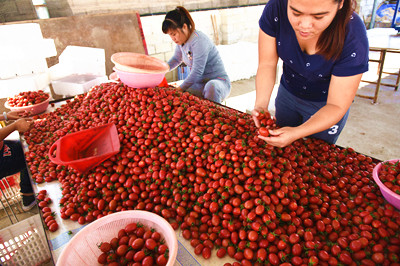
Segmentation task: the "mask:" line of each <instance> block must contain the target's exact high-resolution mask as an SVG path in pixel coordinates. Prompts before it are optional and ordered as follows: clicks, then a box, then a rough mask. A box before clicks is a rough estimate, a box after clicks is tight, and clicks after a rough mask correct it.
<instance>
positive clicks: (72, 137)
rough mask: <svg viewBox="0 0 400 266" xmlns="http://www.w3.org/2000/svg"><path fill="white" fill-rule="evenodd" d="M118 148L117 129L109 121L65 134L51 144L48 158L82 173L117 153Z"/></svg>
mask: <svg viewBox="0 0 400 266" xmlns="http://www.w3.org/2000/svg"><path fill="white" fill-rule="evenodd" d="M119 149H120V143H119V138H118V131H117V128H116V126H115V125H114V124H112V123H111V124H107V125H103V126H99V127H94V128H90V129H86V130H82V131H79V132H75V133H71V134H68V135H65V136H64V137H62V138H60V139H59V140H57V141H56V142H55V143H54V144H53V145H52V146H51V148H50V150H49V158H50V160H51V161H52V162H53V163H55V164H60V165H68V166H71V167H72V168H74V169H75V170H77V171H79V172H82V173H84V172H86V171H88V170H90V169H92V168H93V167H95V166H96V165H98V164H100V163H101V162H103V161H105V160H106V159H108V158H109V157H111V156H113V155H114V154H117V153H118V152H119Z"/></svg>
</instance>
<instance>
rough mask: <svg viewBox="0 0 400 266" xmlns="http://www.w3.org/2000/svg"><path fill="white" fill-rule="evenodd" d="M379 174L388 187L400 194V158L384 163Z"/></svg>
mask: <svg viewBox="0 0 400 266" xmlns="http://www.w3.org/2000/svg"><path fill="white" fill-rule="evenodd" d="M378 176H379V179H380V180H381V181H382V183H383V184H384V185H385V186H386V187H387V188H389V189H390V190H391V191H393V192H394V193H396V194H398V195H400V160H399V161H386V162H384V163H382V165H381V168H380V169H379V172H378Z"/></svg>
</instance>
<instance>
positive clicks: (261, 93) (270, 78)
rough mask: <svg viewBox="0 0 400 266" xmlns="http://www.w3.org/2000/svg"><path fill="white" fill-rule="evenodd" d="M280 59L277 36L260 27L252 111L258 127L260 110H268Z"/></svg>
mask: <svg viewBox="0 0 400 266" xmlns="http://www.w3.org/2000/svg"><path fill="white" fill-rule="evenodd" d="M278 59H279V58H278V53H277V50H276V40H275V38H274V37H271V36H269V35H268V34H266V33H265V32H263V31H262V30H261V29H259V36H258V68H257V74H256V101H255V104H254V110H253V112H252V115H253V120H254V122H255V124H256V126H257V127H259V126H260V123H259V121H258V119H256V117H257V116H258V112H259V111H268V105H269V101H270V98H271V94H272V90H273V89H274V85H275V81H276V68H277V64H278Z"/></svg>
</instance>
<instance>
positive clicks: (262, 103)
mask: <svg viewBox="0 0 400 266" xmlns="http://www.w3.org/2000/svg"><path fill="white" fill-rule="evenodd" d="M353 6H354V2H353V0H270V1H269V2H268V3H267V5H266V7H265V9H264V12H263V14H262V16H261V18H260V20H259V26H260V31H259V66H258V70H257V75H256V102H255V106H254V110H253V112H252V114H253V119H254V121H255V124H256V126H258V127H259V126H260V123H259V121H258V119H257V116H258V115H259V112H260V111H267V107H268V104H269V100H270V97H271V92H272V89H273V87H274V84H275V75H276V66H277V61H278V58H281V59H282V61H283V74H282V77H281V81H280V85H279V89H278V95H277V98H276V100H275V108H276V112H275V117H276V122H277V125H278V126H279V127H280V128H279V129H276V130H270V136H269V137H262V136H259V137H260V138H261V139H263V140H265V141H266V142H267V143H269V144H271V145H273V146H277V147H285V146H287V145H289V144H291V143H292V142H293V141H295V140H297V139H300V138H303V137H307V136H311V137H316V138H319V139H323V140H325V141H327V142H329V143H335V142H336V140H337V138H338V136H339V134H340V132H341V131H342V129H343V126H344V124H345V122H346V119H347V116H348V113H349V108H350V105H351V103H352V102H353V99H354V97H355V94H356V92H357V89H358V86H359V84H360V80H361V76H362V73H364V72H366V71H367V70H368V51H369V47H368V39H367V35H366V30H365V26H364V24H363V22H362V21H361V19H360V18H359V16H358V15H357V14H356V13H354V9H353Z"/></svg>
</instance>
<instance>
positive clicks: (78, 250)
mask: <svg viewBox="0 0 400 266" xmlns="http://www.w3.org/2000/svg"><path fill="white" fill-rule="evenodd" d="M133 222H140V223H142V224H143V225H144V226H146V227H148V228H154V229H155V230H156V231H157V232H159V233H160V234H161V235H162V236H163V237H164V239H165V242H166V244H167V246H168V249H169V259H168V262H167V265H168V266H172V265H174V264H175V260H176V255H177V252H178V240H177V239H176V234H175V231H174V229H173V228H172V227H171V225H170V224H169V223H168V222H167V221H166V220H165V219H164V218H162V217H161V216H158V215H157V214H154V213H151V212H147V211H136V210H135V211H122V212H117V213H113V214H110V215H107V216H105V217H103V218H100V219H99V220H96V221H94V222H92V223H90V224H88V225H87V226H86V227H84V228H83V229H82V230H81V231H79V232H78V233H77V234H76V235H75V236H74V237H73V238H72V239H71V240H70V241H69V242H68V244H67V245H66V246H65V248H64V249H63V251H62V252H61V255H60V257H59V258H58V260H57V265H60V266H61V265H63V266H64V265H71V266H76V265H82V266H83V265H98V263H97V258H98V256H99V255H100V254H101V251H100V249H99V248H98V247H97V245H98V244H100V243H101V242H109V241H110V240H111V239H112V238H114V237H116V236H117V235H118V231H119V230H120V229H123V228H124V227H125V226H126V225H127V224H130V223H133Z"/></svg>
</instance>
